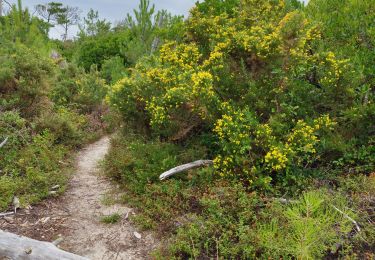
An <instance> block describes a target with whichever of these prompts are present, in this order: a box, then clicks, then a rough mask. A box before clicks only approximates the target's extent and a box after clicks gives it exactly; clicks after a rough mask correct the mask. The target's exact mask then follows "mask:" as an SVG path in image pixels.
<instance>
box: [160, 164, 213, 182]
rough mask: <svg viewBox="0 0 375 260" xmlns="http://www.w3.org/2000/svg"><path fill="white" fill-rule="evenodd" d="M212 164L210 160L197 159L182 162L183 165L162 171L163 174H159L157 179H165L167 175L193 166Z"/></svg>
mask: <svg viewBox="0 0 375 260" xmlns="http://www.w3.org/2000/svg"><path fill="white" fill-rule="evenodd" d="M212 164H213V161H212V160H199V161H195V162H191V163H187V164H183V165H180V166H177V167H175V168H173V169H170V170H168V171H166V172H164V173H163V174H161V175H160V177H159V179H160V180H165V179H166V178H168V177H170V176H172V175H174V174H176V173H179V172H183V171H187V170H190V169H194V168H199V167H203V166H208V165H212Z"/></svg>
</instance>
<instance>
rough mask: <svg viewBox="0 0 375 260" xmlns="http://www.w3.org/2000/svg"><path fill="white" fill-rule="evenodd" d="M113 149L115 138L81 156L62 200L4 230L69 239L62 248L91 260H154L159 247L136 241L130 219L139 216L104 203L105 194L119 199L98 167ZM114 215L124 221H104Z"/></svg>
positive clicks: (4, 223) (14, 219)
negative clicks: (111, 222) (108, 222)
mask: <svg viewBox="0 0 375 260" xmlns="http://www.w3.org/2000/svg"><path fill="white" fill-rule="evenodd" d="M109 147H110V140H109V138H108V137H103V138H102V139H100V140H99V141H97V142H95V143H93V144H91V145H89V146H87V147H86V148H84V149H83V150H82V151H80V152H79V153H78V155H77V157H76V161H75V163H76V165H75V173H74V175H73V176H72V179H71V181H70V183H69V185H68V188H67V190H66V192H65V193H64V194H63V195H62V196H58V197H55V198H53V197H51V198H50V199H47V200H45V201H42V202H41V203H40V204H38V205H35V206H33V207H30V208H29V209H20V210H19V211H17V212H18V214H17V215H16V216H11V217H9V218H8V219H5V218H0V229H2V230H4V231H8V232H11V233H15V234H19V235H23V236H26V237H30V238H33V239H36V240H41V241H48V242H52V241H54V240H56V239H57V238H59V237H63V239H64V240H63V242H62V243H61V244H60V245H59V247H60V248H62V249H64V250H66V251H69V252H72V253H75V254H78V255H82V256H86V257H88V258H90V259H105V260H107V259H108V260H111V259H124V260H127V259H130V260H131V259H149V258H150V257H149V256H148V255H149V252H150V251H152V249H153V248H154V247H155V245H156V244H155V243H154V240H153V238H152V236H151V235H149V234H146V233H141V232H139V233H141V238H137V237H136V236H135V234H134V232H136V229H135V228H134V226H133V225H132V224H131V223H130V222H129V220H128V219H127V218H126V216H127V215H128V213H129V212H130V215H132V214H133V213H132V212H131V209H130V208H127V207H125V206H123V205H117V204H114V205H113V204H111V205H110V206H106V205H104V204H103V203H102V202H103V196H104V195H106V197H108V194H111V195H110V196H116V195H117V196H119V192H116V191H114V190H115V189H114V188H113V186H112V184H111V183H110V181H109V180H108V179H106V178H105V177H104V176H102V175H100V171H99V168H98V166H99V163H100V161H101V160H103V159H104V157H105V155H106V153H107V152H108V149H109ZM115 199H116V198H115ZM115 199H114V200H113V201H115ZM113 213H118V214H119V215H120V216H121V220H120V221H118V222H117V223H116V224H104V223H102V222H100V219H101V217H102V216H105V215H106V216H108V215H111V214H113Z"/></svg>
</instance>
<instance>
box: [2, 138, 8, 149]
mask: <svg viewBox="0 0 375 260" xmlns="http://www.w3.org/2000/svg"><path fill="white" fill-rule="evenodd" d="M8 139H9V138H8V137H7V138H5V140H4V141H2V142H1V144H0V148H2V147H3V146H4V145H6V143H7V142H8Z"/></svg>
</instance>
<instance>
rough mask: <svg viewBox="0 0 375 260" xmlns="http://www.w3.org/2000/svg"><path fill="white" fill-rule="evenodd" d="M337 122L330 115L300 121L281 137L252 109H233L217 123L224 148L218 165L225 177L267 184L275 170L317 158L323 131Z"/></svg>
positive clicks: (216, 128)
mask: <svg viewBox="0 0 375 260" xmlns="http://www.w3.org/2000/svg"><path fill="white" fill-rule="evenodd" d="M334 125H335V123H334V122H333V121H331V119H330V118H329V116H323V117H319V118H317V119H315V120H313V121H312V122H311V123H307V122H305V121H304V120H298V121H297V123H296V124H295V126H294V127H293V128H292V129H291V130H290V131H289V133H285V134H283V135H281V136H278V135H276V134H275V133H274V131H273V130H272V128H271V127H270V125H268V124H260V123H259V122H258V121H257V120H256V119H255V117H254V115H252V114H251V112H249V110H248V109H245V110H240V111H238V110H237V111H236V110H234V109H231V111H230V113H229V114H225V115H223V116H222V118H221V119H218V120H217V121H216V124H215V128H214V132H215V133H216V135H217V136H218V139H219V141H220V145H221V151H220V153H219V154H218V155H217V156H216V158H215V159H214V167H215V169H216V170H217V172H218V173H219V174H220V176H223V177H224V176H226V177H227V176H237V177H240V178H242V179H245V180H246V181H248V182H249V183H250V184H252V183H254V181H256V183H257V185H259V184H260V182H263V185H264V184H267V183H268V182H269V181H270V177H271V176H272V174H273V173H282V172H286V171H288V170H289V169H291V168H293V167H304V166H306V165H307V164H309V163H312V162H313V161H314V160H316V159H317V158H316V156H315V155H316V154H317V147H318V145H319V141H320V140H319V133H320V132H321V131H322V130H332V129H333V126H334Z"/></svg>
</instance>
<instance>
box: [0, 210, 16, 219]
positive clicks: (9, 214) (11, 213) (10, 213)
mask: <svg viewBox="0 0 375 260" xmlns="http://www.w3.org/2000/svg"><path fill="white" fill-rule="evenodd" d="M14 214H15V213H14V211H12V212H5V213H0V218H2V217H6V216H11V215H14Z"/></svg>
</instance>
